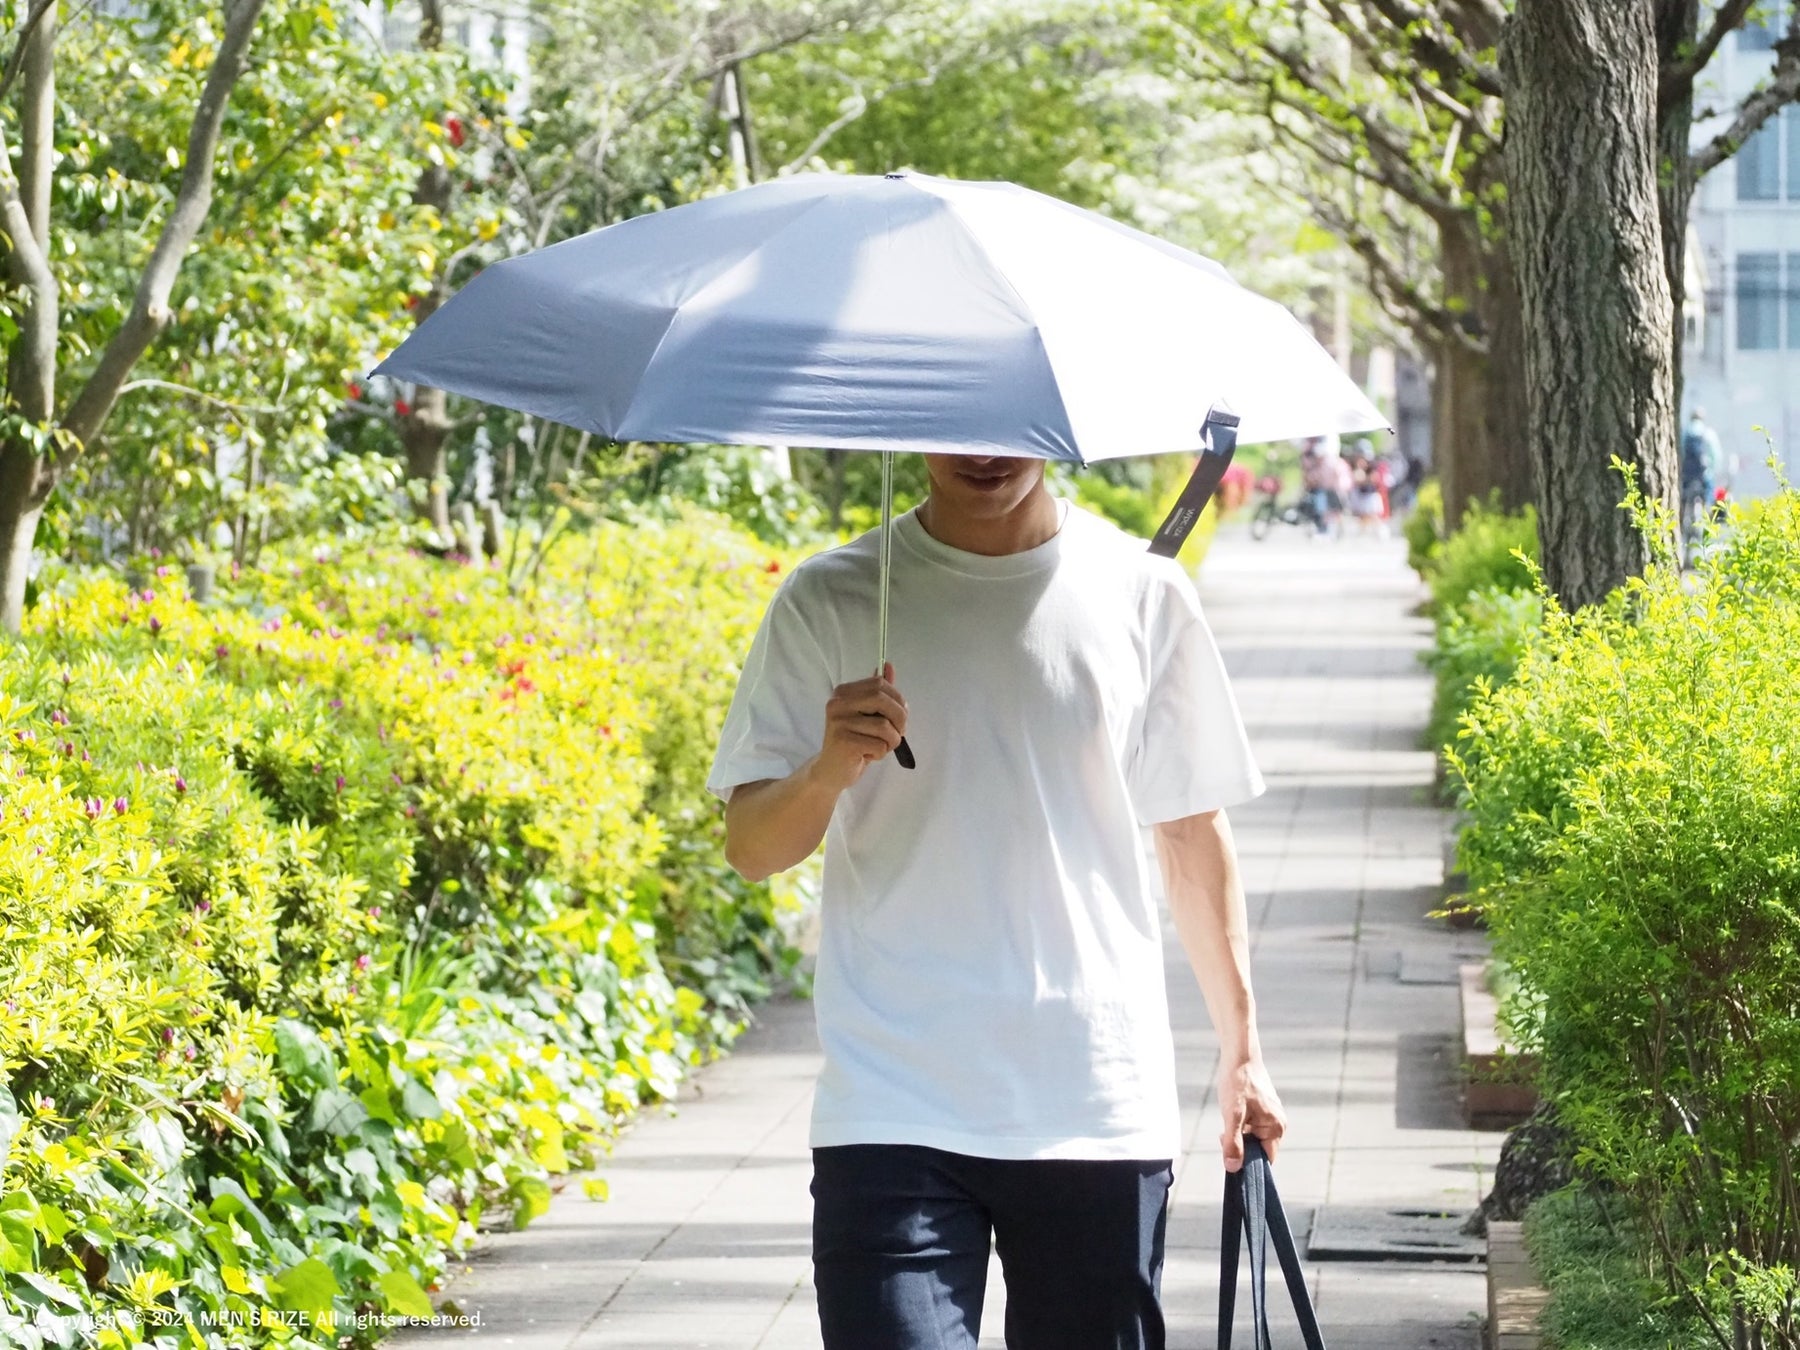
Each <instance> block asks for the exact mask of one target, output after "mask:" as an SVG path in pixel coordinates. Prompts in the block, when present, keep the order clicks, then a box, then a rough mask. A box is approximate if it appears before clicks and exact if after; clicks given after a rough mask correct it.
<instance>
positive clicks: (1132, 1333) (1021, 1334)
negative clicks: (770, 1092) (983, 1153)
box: [812, 1144, 1173, 1350]
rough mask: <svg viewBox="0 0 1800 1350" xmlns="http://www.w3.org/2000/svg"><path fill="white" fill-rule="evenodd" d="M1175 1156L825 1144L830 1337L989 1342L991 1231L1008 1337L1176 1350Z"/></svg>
mask: <svg viewBox="0 0 1800 1350" xmlns="http://www.w3.org/2000/svg"><path fill="white" fill-rule="evenodd" d="M1172 1178H1173V1173H1172V1171H1171V1169H1170V1164H1169V1163H1168V1162H1166V1161H1160V1162H1086V1161H1062V1160H1060V1159H1058V1160H1048V1159H1029V1160H1023V1161H1019V1160H1010V1159H998V1158H971V1157H967V1156H965V1155H963V1154H959V1153H945V1152H943V1151H941V1150H939V1149H933V1148H920V1147H916V1146H914V1145H910V1144H854V1145H847V1146H844V1147H838V1148H818V1149H814V1150H813V1183H812V1194H813V1275H814V1283H815V1284H816V1285H817V1287H818V1292H819V1322H820V1326H821V1328H822V1329H823V1331H824V1334H825V1350H975V1343H976V1339H977V1337H978V1336H979V1335H980V1330H981V1302H982V1295H983V1293H984V1292H985V1290H986V1286H987V1267H988V1243H989V1239H990V1237H991V1238H992V1241H993V1245H994V1248H995V1250H996V1251H998V1252H999V1254H1000V1264H1001V1267H1002V1269H1003V1271H1004V1273H1005V1276H1006V1344H1007V1345H1008V1347H1010V1350H1164V1343H1163V1318H1162V1308H1161V1304H1160V1294H1161V1287H1162V1265H1163V1238H1164V1234H1165V1231H1166V1227H1167V1214H1168V1200H1169V1184H1170V1182H1171V1180H1172Z"/></svg>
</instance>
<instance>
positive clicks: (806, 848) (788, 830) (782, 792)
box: [725, 758, 842, 881]
mask: <svg viewBox="0 0 1800 1350" xmlns="http://www.w3.org/2000/svg"><path fill="white" fill-rule="evenodd" d="M817 766H818V760H817V759H816V758H815V759H810V760H808V761H807V762H806V763H805V764H803V765H801V766H800V767H799V768H798V769H796V770H795V771H794V772H793V773H791V774H789V775H788V776H787V777H786V778H765V779H762V780H760V781H758V782H755V783H744V784H742V785H741V786H739V787H738V788H737V789H736V790H735V791H734V792H733V793H732V794H731V800H730V801H729V802H727V803H726V806H725V861H726V862H728V863H730V864H731V866H732V867H733V869H735V870H736V871H737V872H738V873H739V875H741V876H743V877H744V878H745V879H746V880H748V881H762V880H763V879H764V878H766V877H771V876H773V875H774V874H775V873H777V872H785V871H786V870H787V869H788V868H790V867H793V866H794V865H796V864H797V863H801V862H804V861H805V860H806V859H807V858H809V857H811V856H812V853H813V850H814V849H816V848H818V846H819V841H820V840H821V839H823V838H824V837H825V830H826V828H827V827H828V826H829V825H830V824H831V813H832V811H833V810H834V809H835V808H836V806H837V799H838V794H839V792H840V791H842V789H841V788H838V787H835V786H832V785H830V784H827V783H826V782H825V781H824V779H823V776H822V775H821V774H819V773H818V772H817Z"/></svg>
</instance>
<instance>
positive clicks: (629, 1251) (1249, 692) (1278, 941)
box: [399, 531, 1499, 1350]
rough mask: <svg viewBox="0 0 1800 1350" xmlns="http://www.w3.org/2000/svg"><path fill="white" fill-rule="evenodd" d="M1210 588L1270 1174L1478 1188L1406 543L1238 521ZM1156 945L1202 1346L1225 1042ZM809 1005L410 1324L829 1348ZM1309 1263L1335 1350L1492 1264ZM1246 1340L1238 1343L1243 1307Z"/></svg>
mask: <svg viewBox="0 0 1800 1350" xmlns="http://www.w3.org/2000/svg"><path fill="white" fill-rule="evenodd" d="M1290 535H1291V536H1292V537H1288V536H1290ZM1201 592H1202V595H1203V597H1204V601H1205V605H1206V609H1207V613H1208V615H1209V617H1210V619H1211V621H1212V624H1213V627H1214V629H1215V631H1216V632H1217V634H1218V637H1219V641H1220V645H1221V646H1222V647H1223V649H1224V652H1225V656H1226V660H1227V663H1228V664H1229V666H1230V668H1231V672H1232V676H1233V679H1234V684H1235V688H1236V690H1237V693H1238V698H1239V701H1240V703H1241V705H1242V707H1243V711H1244V714H1245V717H1246V719H1247V721H1248V722H1249V725H1250V731H1251V736H1252V739H1253V742H1254V744H1255V747H1256V751H1257V755H1258V758H1259V761H1260V762H1261V764H1262V766H1263V770H1264V773H1265V775H1266V776H1267V778H1268V781H1269V789H1270V790H1269V791H1268V793H1266V794H1265V795H1264V796H1263V797H1261V798H1259V799H1258V800H1257V801H1256V802H1254V803H1252V804H1250V805H1248V806H1245V807H1240V808H1238V809H1236V810H1234V811H1233V812H1232V821H1233V826H1234V829H1235V831H1236V835H1237V842H1238V847H1239V850H1240V852H1241V854H1242V858H1243V864H1244V875H1245V880H1246V886H1247V889H1248V893H1249V898H1250V917H1251V922H1252V925H1253V929H1254V933H1255V970H1254V977H1255V980H1256V988H1257V994H1258V997H1259V1000H1260V1005H1261V1006H1260V1017H1261V1025H1262V1033H1263V1044H1264V1047H1265V1051H1266V1053H1267V1056H1268V1059H1269V1062H1270V1065H1271V1068H1272V1070H1273V1072H1274V1075H1275V1078H1276V1083H1277V1086H1278V1087H1279V1088H1280V1090H1281V1092H1282V1096H1283V1098H1284V1100H1285V1101H1286V1103H1287V1106H1288V1110H1289V1114H1290V1117H1291V1133H1290V1136H1289V1139H1290V1142H1289V1143H1288V1144H1287V1146H1286V1147H1285V1149H1284V1150H1283V1152H1282V1155H1281V1159H1280V1162H1279V1165H1278V1167H1277V1176H1278V1179H1279V1181H1280V1185H1281V1190H1282V1194H1283V1197H1284V1199H1285V1200H1286V1202H1287V1205H1288V1208H1289V1211H1290V1214H1292V1215H1293V1216H1294V1218H1295V1224H1296V1228H1298V1229H1301V1230H1304V1228H1305V1226H1306V1223H1307V1220H1308V1217H1309V1216H1310V1215H1311V1213H1312V1212H1314V1211H1315V1210H1317V1209H1319V1208H1320V1207H1324V1208H1325V1209H1326V1210H1328V1211H1336V1212H1338V1213H1344V1212H1347V1211H1346V1210H1345V1207H1356V1206H1406V1207H1413V1208H1417V1209H1425V1210H1439V1209H1469V1208H1473V1207H1474V1205H1475V1204H1476V1202H1477V1201H1478V1199H1479V1197H1480V1195H1481V1192H1482V1190H1483V1187H1484V1182H1485V1180H1486V1179H1487V1177H1488V1175H1489V1170H1490V1168H1491V1165H1492V1162H1493V1159H1494V1157H1495V1155H1496V1153H1497V1149H1498V1144H1499V1136H1498V1135H1495V1134H1475V1133H1470V1132H1468V1131H1465V1130H1463V1129H1462V1128H1460V1126H1459V1124H1458V1123H1457V1108H1456V1099H1455V1095H1454V1090H1453V1088H1452V1087H1451V1085H1450V1074H1451V1071H1452V1067H1453V1065H1454V1062H1455V1058H1454V1051H1453V1050H1452V1042H1453V1039H1454V1037H1455V1035H1456V1031H1457V993H1456V988H1455V986H1454V984H1453V983H1450V982H1449V980H1450V972H1451V970H1452V966H1453V958H1454V957H1455V956H1456V955H1457V954H1458V953H1459V952H1467V951H1472V950H1477V949H1478V948H1479V939H1478V938H1476V937H1473V936H1471V935H1468V934H1455V933H1450V932H1447V931H1445V930H1443V929H1442V928H1441V927H1440V926H1439V925H1437V924H1434V923H1432V922H1430V921H1427V920H1426V919H1425V918H1424V917H1423V916H1424V915H1425V914H1426V912H1427V911H1428V910H1430V909H1431V908H1432V907H1433V905H1434V904H1435V902H1436V899H1437V895H1438V886H1439V883H1440V880H1441V874H1442V861H1441V854H1440V843H1439V839H1440V834H1439V832H1440V828H1441V819H1442V813H1441V812H1439V811H1438V810H1437V809H1436V808H1434V807H1433V806H1432V805H1431V804H1430V801H1429V786H1430V781H1431V772H1432V764H1431V757H1430V756H1429V755H1428V754H1427V753H1425V752H1424V751H1421V750H1419V749H1418V748H1417V741H1418V736H1419V731H1420V728H1421V727H1422V725H1423V723H1424V718H1425V713H1426V705H1427V701H1428V699H1429V694H1430V689H1429V683H1428V681H1427V679H1426V677H1425V675H1424V673H1423V671H1422V670H1421V668H1420V667H1419V666H1418V664H1417V661H1416V653H1417V652H1418V651H1419V649H1420V648H1421V647H1422V646H1423V645H1424V644H1425V642H1426V641H1427V640H1428V637H1429V628H1428V625H1427V624H1426V622H1425V621H1423V620H1421V619H1417V618H1413V617H1410V614H1409V611H1410V610H1411V608H1412V606H1413V605H1414V604H1415V603H1416V601H1417V599H1418V598H1419V589H1418V585H1417V582H1416V580H1415V579H1414V577H1413V575H1412V573H1411V572H1409V571H1407V569H1406V567H1405V563H1404V560H1403V548H1402V546H1401V545H1400V544H1399V542H1398V541H1388V540H1379V541H1378V540H1374V539H1357V538H1353V539H1346V540H1342V541H1336V542H1319V543H1314V542H1312V541H1309V540H1306V539H1303V538H1301V537H1300V536H1298V534H1297V533H1294V532H1289V531H1278V532H1277V537H1275V538H1272V539H1270V540H1268V541H1266V542H1264V543H1261V544H1257V543H1252V542H1251V541H1250V540H1249V539H1248V538H1247V537H1245V536H1243V535H1242V534H1238V533H1234V532H1227V533H1225V534H1224V535H1222V536H1221V538H1220V539H1219V541H1218V542H1217V544H1216V545H1215V546H1214V551H1213V555H1212V557H1211V558H1210V559H1209V560H1208V562H1207V564H1206V567H1205V569H1204V571H1203V572H1202V575H1201ZM1169 953H1170V963H1169V988H1170V1004H1171V1010H1172V1015H1173V1017H1174V1020H1175V1025H1176V1047H1177V1054H1178V1056H1179V1067H1180V1076H1181V1083H1182V1100H1183V1102H1184V1105H1185V1108H1186V1110H1185V1112H1184V1118H1185V1138H1186V1141H1187V1142H1186V1148H1187V1151H1186V1153H1185V1155H1184V1157H1183V1158H1182V1159H1181V1160H1180V1161H1179V1162H1178V1163H1177V1175H1176V1186H1175V1194H1174V1208H1173V1210H1172V1212H1171V1218H1170V1227H1169V1255H1168V1265H1167V1268H1166V1271H1165V1275H1164V1301H1165V1304H1166V1306H1167V1310H1168V1314H1169V1325H1170V1333H1171V1334H1170V1342H1169V1343H1170V1345H1171V1346H1172V1347H1201V1346H1211V1345H1212V1344H1214V1339H1213V1338H1214V1335H1215V1329H1214V1309H1215V1304H1216V1298H1217V1291H1216V1274H1215V1272H1216V1270H1217V1260H1218V1257H1217V1251H1218V1225H1219V1208H1218V1192H1219V1175H1220V1174H1219V1168H1218V1162H1217V1143H1216V1141H1215V1140H1216V1134H1217V1131H1218V1125H1217V1117H1216V1115H1215V1114H1214V1107H1213V1104H1212V1100H1211V1098H1212V1078H1213V1074H1214V1070H1215V1065H1216V1049H1215V1046H1214V1042H1213V1037H1212V1033H1211V1031H1210V1029H1209V1027H1208V1025H1207V1020H1206V1013H1205V1007H1204V1004H1203V1003H1202V1001H1201V998H1200V995H1199V991H1198V989H1197V988H1196V987H1195V984H1194V980H1193V977H1192V976H1191V975H1190V974H1189V973H1188V971H1187V969H1186V967H1185V964H1184V962H1183V961H1182V958H1181V955H1180V948H1179V946H1178V945H1177V944H1176V943H1175V941H1174V938H1173V934H1172V932H1171V933H1170V935H1169ZM811 1016H812V1015H811V1009H810V1007H808V1006H807V1005H806V1004H803V1003H793V1002H787V1003H781V1004H777V1005H776V1006H773V1007H770V1008H768V1009H765V1010H764V1011H763V1013H762V1015H761V1017H760V1019H759V1025H758V1026H757V1027H756V1028H755V1029H754V1030H752V1031H751V1032H750V1033H748V1034H747V1035H746V1036H745V1038H744V1039H743V1040H742V1041H741V1042H740V1045H739V1048H738V1049H737V1050H736V1052H735V1053H733V1054H732V1055H731V1057H730V1058H728V1059H727V1060H725V1061H723V1062H721V1063H719V1064H717V1065H715V1066H713V1067H711V1068H710V1069H708V1070H706V1071H705V1072H704V1073H703V1074H701V1075H700V1076H699V1079H698V1081H697V1082H696V1083H695V1084H693V1085H692V1087H691V1089H690V1090H689V1091H688V1092H687V1093H685V1094H684V1100H683V1104H682V1106H681V1107H680V1109H679V1110H678V1111H677V1112H675V1113H670V1114H657V1115H655V1116H653V1117H651V1118H647V1119H645V1120H644V1121H642V1122H641V1123H640V1124H638V1125H637V1126H635V1127H634V1128H633V1129H632V1130H631V1131H630V1133H629V1134H628V1135H627V1136H626V1137H625V1138H624V1139H623V1140H622V1141H621V1142H620V1144H619V1147H618V1150H617V1153H616V1155H615V1156H614V1157H613V1158H612V1160H611V1161H610V1162H609V1163H608V1165H607V1166H606V1168H605V1169H604V1174H605V1175H606V1176H607V1178H608V1180H609V1182H610V1185H611V1190H612V1198H611V1199H610V1200H609V1201H607V1202H605V1203H594V1202H591V1201H588V1200H586V1199H585V1198H583V1197H582V1194H581V1190H580V1187H579V1186H577V1185H571V1186H569V1187H568V1188H567V1189H565V1190H564V1191H563V1192H562V1193H561V1194H560V1195H558V1197H557V1199H556V1201H555V1203H553V1205H552V1206H551V1209H550V1212H549V1213H548V1214H547V1215H546V1216H544V1217H543V1218H542V1219H540V1220H539V1221H538V1222H536V1223H534V1224H533V1225H532V1226H531V1227H530V1228H529V1229H527V1230H526V1231H524V1232H522V1233H517V1234H506V1235H499V1236H495V1237H493V1238H489V1239H486V1240H484V1242H483V1244H482V1247H481V1249H480V1250H479V1251H478V1252H477V1253H476V1255H475V1256H474V1258H473V1259H472V1260H471V1262H470V1263H469V1266H468V1267H467V1269H466V1273H463V1274H461V1275H459V1276H458V1278H456V1279H455V1280H454V1282H453V1283H452V1285H451V1287H450V1288H449V1290H448V1294H449V1295H450V1297H452V1298H454V1299H455V1301H456V1302H457V1303H458V1305H459V1306H460V1307H461V1308H462V1309H463V1310H464V1311H467V1312H476V1311H479V1313H480V1316H481V1326H480V1328H479V1329H478V1330H476V1331H472V1332H471V1331H458V1332H452V1331H435V1332H426V1331H422V1330H421V1331H414V1332H411V1333H408V1334H407V1335H405V1336H404V1337H402V1338H401V1339H400V1342H399V1343H400V1344H403V1345H407V1346H416V1345H423V1344H425V1343H427V1342H431V1343H439V1342H442V1341H445V1340H454V1341H456V1342H458V1343H469V1342H470V1341H473V1342H474V1343H476V1344H478V1345H480V1346H483V1347H487V1346H493V1347H519V1348H520V1350H601V1347H606V1348H607V1350H627V1347H630V1348H632V1350H639V1348H642V1350H648V1348H649V1347H674V1346H680V1347H708V1346H710V1347H721V1348H722V1350H816V1348H817V1347H818V1345H819V1336H818V1329H817V1322H816V1320H815V1314H814V1310H813V1294H812V1286H811V1273H810V1263H809V1256H808V1233H809V1213H810V1201H809V1198H808V1195H807V1183H808V1180H809V1176H810V1169H809V1162H808V1156H807V1150H806V1125H807V1112H808V1109H809V1104H810V1095H811V1084H812V1079H813V1075H814V1073H815V1072H816V1069H817V1063H818V1061H817V1054H816V1042H815V1040H814V1038H813V1032H812V1020H811ZM1309 1274H1310V1278H1311V1283H1312V1288H1313V1292H1314V1296H1315V1300H1316V1303H1317V1305H1318V1308H1319V1313H1320V1318H1321V1321H1322V1323H1323V1325H1324V1330H1325V1334H1326V1340H1327V1344H1328V1345H1329V1346H1330V1347H1331V1348H1332V1350H1425V1348H1426V1347H1434V1348H1436V1347H1444V1348H1448V1347H1455V1348H1456V1350H1473V1347H1474V1346H1475V1345H1476V1344H1477V1343H1478V1337H1477V1325H1478V1322H1477V1316H1478V1310H1479V1309H1480V1308H1481V1307H1482V1306H1483V1302H1484V1285H1483V1281H1482V1277H1481V1274H1480V1270H1479V1267H1475V1266H1469V1265H1461V1266H1458V1265H1446V1264H1427V1263H1392V1262H1331V1263H1320V1262H1314V1263H1311V1264H1310V1265H1309ZM1272 1292H1274V1293H1277V1294H1278V1292H1279V1290H1278V1286H1277V1288H1276V1289H1274V1290H1272ZM1276 1301H1279V1299H1278V1298H1277V1299H1274V1300H1272V1302H1276ZM1240 1306H1241V1307H1244V1308H1247V1304H1245V1303H1244V1302H1243V1301H1242V1300H1240ZM1003 1307H1004V1289H1003V1288H1002V1287H1001V1286H1000V1284H999V1281H998V1263H995V1267H994V1275H993V1278H992V1279H991V1280H990V1291H989V1297H988V1304H987V1311H986V1318H985V1323H984V1326H985V1330H986V1333H987V1334H986V1335H985V1336H984V1337H983V1340H982V1345H983V1346H984V1347H986V1346H989V1345H993V1346H999V1345H1001V1344H1002V1341H1001V1338H1000V1326H1001V1322H1002V1316H1003ZM1283 1311H1284V1316H1285V1310H1283ZM1241 1315H1242V1314H1240V1316H1241ZM1284 1325H1288V1326H1291V1323H1282V1322H1278V1323H1277V1330H1276V1343H1277V1345H1281V1344H1283V1343H1284V1339H1283V1335H1282V1330H1281V1328H1282V1327H1283V1326H1284ZM1236 1343H1237V1344H1239V1345H1245V1344H1248V1343H1249V1340H1248V1337H1247V1334H1246V1333H1245V1332H1244V1331H1243V1330H1242V1329H1241V1328H1240V1332H1239V1335H1238V1337H1237V1339H1236ZM1285 1343H1291V1344H1295V1345H1297V1344H1298V1340H1297V1337H1296V1336H1295V1335H1294V1334H1293V1333H1292V1332H1291V1331H1290V1333H1289V1337H1288V1340H1287V1342H1285Z"/></svg>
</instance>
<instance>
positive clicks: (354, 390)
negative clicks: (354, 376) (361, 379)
mask: <svg viewBox="0 0 1800 1350" xmlns="http://www.w3.org/2000/svg"><path fill="white" fill-rule="evenodd" d="M344 392H345V393H346V394H348V395H349V396H350V397H351V398H353V399H357V398H361V397H362V386H361V385H360V384H358V383H357V382H356V381H355V380H352V381H350V383H349V384H347V385H345V386H344Z"/></svg>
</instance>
